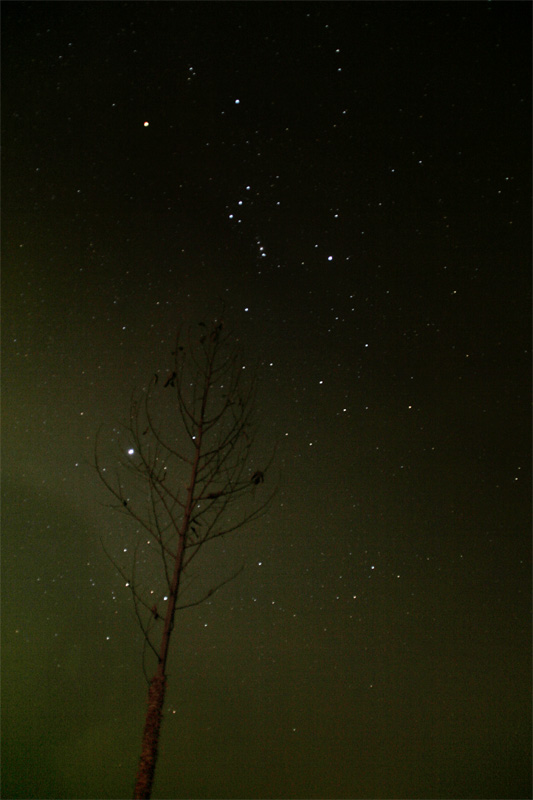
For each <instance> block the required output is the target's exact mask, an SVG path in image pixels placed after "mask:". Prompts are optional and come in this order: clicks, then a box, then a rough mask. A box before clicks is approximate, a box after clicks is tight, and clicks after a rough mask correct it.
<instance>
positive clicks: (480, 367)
mask: <svg viewBox="0 0 533 800" xmlns="http://www.w3.org/2000/svg"><path fill="white" fill-rule="evenodd" d="M530 24H531V10H530V7H529V5H528V4H523V3H516V2H508V3H496V2H494V3H490V2H488V3H482V2H480V3H448V2H442V3H427V4H426V3H357V2H343V3H338V2H331V3H307V2H300V3H267V2H262V3H212V2H204V3H176V2H168V3H162V2H160V3H155V2H150V3H146V2H135V3H131V2H110V3H105V4H104V3H98V4H96V3H88V2H86V3H71V2H62V3H58V2H40V3H36V2H6V3H4V5H3V26H2V27H3V33H2V39H3V41H2V44H3V48H2V50H3V67H4V79H3V108H2V110H3V114H2V133H3V136H2V140H3V184H4V185H3V210H2V214H3V265H4V266H3V301H2V302H3V331H2V343H3V361H4V365H3V366H4V368H3V375H4V380H3V386H2V388H3V414H4V450H3V455H4V458H3V472H4V480H3V494H4V502H3V510H2V517H3V520H2V521H3V542H4V545H3V547H4V552H3V556H4V557H3V625H2V636H3V681H4V686H3V690H4V695H3V697H4V699H3V704H2V705H3V708H2V713H3V733H4V743H3V761H4V765H3V775H2V782H3V794H4V796H6V797H12V798H17V797H20V798H23V797H42V798H45V797H56V798H72V797H77V798H94V797H109V798H125V797H129V796H131V793H132V787H133V781H134V776H135V770H136V765H137V759H138V756H139V748H140V743H141V734H142V724H143V717H144V711H145V700H146V698H145V695H146V684H145V681H144V677H143V672H142V636H141V633H140V631H139V629H138V627H137V623H136V620H135V616H134V614H133V609H132V604H131V594H130V591H129V587H128V586H127V583H128V579H127V578H124V575H122V574H120V572H119V571H117V570H116V569H114V568H113V566H112V565H111V564H110V563H109V561H108V560H107V558H106V556H105V553H104V552H103V550H102V547H101V544H100V539H101V540H102V542H103V543H104V545H105V548H106V550H108V552H110V553H112V554H113V555H114V557H115V558H116V559H117V560H118V561H119V563H120V564H121V565H123V568H124V570H125V571H126V572H127V570H128V569H129V568H130V566H131V563H132V561H131V559H132V557H133V554H134V553H135V545H136V542H137V541H138V540H139V541H140V542H141V546H140V547H139V550H138V551H137V556H136V569H137V570H138V572H139V574H141V573H142V575H143V578H142V580H143V581H146V587H147V590H148V591H149V592H153V597H154V603H156V604H157V609H158V613H159V612H160V611H161V609H162V608H163V607H164V603H165V602H166V598H165V597H164V596H162V595H161V596H160V594H158V592H159V589H160V584H159V576H158V574H157V571H152V570H153V566H152V564H151V562H150V560H149V557H148V553H149V545H148V544H147V539H146V537H145V536H144V534H143V533H142V532H141V531H139V530H138V529H137V528H136V526H135V525H132V523H131V520H130V519H129V517H128V514H127V513H126V511H124V509H122V512H123V513H120V509H119V510H118V512H117V510H116V509H115V510H114V509H113V508H111V507H110V506H111V505H113V503H112V498H110V497H109V496H108V495H107V494H106V492H105V490H104V489H103V487H102V485H101V484H100V483H99V482H98V480H97V477H96V476H95V473H94V469H93V468H92V464H93V460H94V442H95V436H96V433H97V431H98V429H99V428H100V427H101V426H103V430H104V431H105V437H107V438H105V439H104V451H105V453H106V454H107V455H108V454H109V453H111V452H115V450H113V448H116V447H117V446H119V447H121V448H122V451H121V452H122V455H123V456H124V458H126V459H127V458H131V459H134V458H135V455H136V454H135V448H134V447H133V444H132V443H131V442H128V441H126V439H125V438H124V424H123V422H124V419H125V418H126V417H127V414H128V410H129V401H130V395H131V392H132V390H133V389H135V388H137V389H139V388H141V387H143V386H146V385H147V384H148V382H149V381H150V379H151V378H152V376H153V375H154V374H158V375H159V377H160V378H162V377H163V376H165V375H167V374H168V373H169V369H170V368H171V364H172V357H171V351H172V349H173V347H174V343H175V335H176V328H177V326H178V325H180V324H183V325H185V326H189V325H190V326H193V328H194V329H197V325H198V323H199V322H201V321H206V322H209V320H211V319H213V317H214V316H216V315H217V313H219V311H220V307H221V304H222V303H223V304H224V315H225V317H226V318H227V320H228V323H229V324H230V325H231V326H232V327H233V328H234V329H235V332H236V336H238V338H239V341H240V344H241V345H242V348H243V359H244V360H243V366H244V367H245V369H246V370H247V371H249V372H252V371H253V370H254V369H255V368H257V369H258V381H259V383H258V402H257V405H258V414H259V418H260V426H259V431H258V434H257V443H256V449H255V455H254V459H255V461H254V464H253V469H257V470H261V469H262V468H263V466H264V464H263V462H264V461H265V460H268V457H269V455H270V453H271V452H272V448H273V446H274V445H275V446H276V448H277V455H276V458H275V461H274V463H273V465H272V467H271V469H270V470H269V471H267V474H266V480H265V484H264V486H259V487H258V490H257V498H259V499H260V498H261V497H263V496H264V495H263V494H261V493H262V492H263V493H264V492H266V493H268V492H270V491H271V490H272V488H274V486H278V492H277V494H276V496H275V498H274V500H273V502H272V504H271V506H270V508H269V511H268V513H267V515H266V516H265V517H263V518H261V519H260V520H258V521H257V522H254V523H253V524H252V525H251V526H250V528H249V529H246V530H245V531H244V532H242V533H240V534H236V535H235V537H230V538H224V539H223V540H219V541H217V542H216V543H214V544H213V546H212V549H211V550H210V551H209V552H208V553H206V555H205V556H202V558H203V560H202V561H200V559H198V563H197V562H196V561H195V562H194V569H191V573H190V575H189V578H188V580H189V584H188V585H187V588H186V593H185V595H184V602H186V601H187V602H188V599H189V598H190V601H191V602H192V601H193V600H194V599H195V598H196V597H198V596H201V595H202V594H206V593H207V592H208V591H209V590H210V589H211V588H212V587H213V586H214V585H217V584H218V583H220V582H221V581H223V580H224V579H225V577H227V576H229V575H231V574H232V573H233V572H235V571H236V570H237V569H239V567H240V566H241V565H244V570H243V571H242V573H241V574H240V575H239V576H238V577H237V578H236V579H235V580H234V581H232V582H229V583H228V584H227V585H225V586H223V587H222V588H221V589H220V591H217V592H216V594H215V595H213V596H212V597H208V599H207V600H206V601H205V603H203V604H201V605H199V606H195V607H191V608H190V609H187V610H184V611H182V612H180V613H179V614H178V616H177V623H176V630H175V635H174V639H173V641H172V645H171V654H170V660H169V688H168V694H167V704H166V707H165V718H164V722H163V729H162V739H161V754H160V761H159V764H158V768H157V773H156V782H155V787H154V794H153V796H154V797H167V798H168V797H184V798H186V797H188V798H204V797H205V798H214V797H217V798H222V797H226V798H238V797H256V798H260V797H264V798H267V797H268V798H273V797H279V798H281V797H284V798H302V797H317V798H318V797H321V798H324V797H326V798H341V797H342V798H356V797H366V798H382V797H432V798H447V797H455V798H482V797H483V798H496V797H497V798H515V797H526V796H528V793H529V792H530V791H531V768H530V764H531V747H530V743H531V736H530V721H531V720H530V707H531V705H530V667H531V664H530V643H531V637H530V609H531V592H530V575H531V543H530V479H531V469H530V465H531V454H530V407H531V405H530V400H531V398H530V362H531V333H530V332H531V322H530V294H531V292H530V274H531V263H530V262H531V258H530V255H531V240H530V224H531V223H530V219H531V181H530V176H531V152H530V134H531V124H530V122H531V118H530V114H531V75H530V63H531V43H530V38H531V37H530ZM169 420H170V417H169ZM106 448H107V449H106ZM130 450H132V451H133V452H129V451H130ZM121 491H123V493H124V494H123V497H124V499H125V500H126V501H127V502H128V503H133V502H134V501H135V498H136V495H135V489H134V487H131V486H129V485H128V482H127V478H124V482H123V483H122V484H121ZM115 505H116V504H115ZM143 570H144V571H143ZM155 623H157V620H155ZM155 623H154V624H155Z"/></svg>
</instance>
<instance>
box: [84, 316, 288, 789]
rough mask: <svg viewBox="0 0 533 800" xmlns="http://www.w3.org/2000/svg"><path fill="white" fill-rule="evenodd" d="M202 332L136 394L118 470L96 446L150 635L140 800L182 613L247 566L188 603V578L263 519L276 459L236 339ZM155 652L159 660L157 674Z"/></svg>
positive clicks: (217, 327)
mask: <svg viewBox="0 0 533 800" xmlns="http://www.w3.org/2000/svg"><path fill="white" fill-rule="evenodd" d="M199 328H200V333H199V335H198V336H194V335H193V333H192V331H191V330H189V332H188V335H187V337H186V339H185V340H184V339H183V338H182V336H181V335H180V333H179V332H178V336H177V340H176V347H175V349H174V351H173V356H174V364H173V368H172V369H171V370H170V371H169V372H168V374H167V375H165V376H162V380H160V381H159V380H158V375H157V374H155V375H154V376H153V377H152V379H151V381H150V383H149V384H148V387H146V388H144V389H143V390H142V391H141V392H140V393H139V392H138V393H134V394H133V395H132V399H131V406H130V418H129V423H128V424H127V425H125V426H124V429H123V430H122V431H120V432H119V437H118V441H117V440H116V439H115V443H116V444H118V448H119V453H118V456H116V460H115V463H114V465H113V466H114V469H113V468H111V467H109V466H104V462H103V458H102V447H101V444H100V442H101V435H100V432H99V434H98V435H97V437H96V442H95V466H96V470H97V472H98V475H99V477H100V479H101V480H102V481H103V483H104V485H105V486H106V488H107V489H108V490H109V492H110V493H111V494H112V495H113V497H114V498H115V501H114V502H113V504H112V507H114V508H116V509H117V510H118V511H120V512H121V513H124V514H127V515H129V517H130V518H131V519H133V520H134V521H135V523H136V525H137V528H136V535H137V544H136V548H135V553H134V558H133V564H132V565H131V567H130V572H129V573H128V572H127V570H126V569H124V568H123V567H122V566H121V565H120V564H119V563H118V562H117V561H116V559H114V558H113V557H112V556H111V555H110V554H109V553H107V551H106V553H107V555H108V556H109V557H110V558H111V561H112V562H113V564H114V566H115V567H116V569H117V570H118V571H119V573H120V574H121V575H122V577H123V578H124V580H125V582H126V586H128V587H129V588H130V590H131V592H132V596H133V602H134V609H135V614H136V616H137V620H138V622H139V625H140V627H141V630H142V632H143V637H144V647H143V669H144V673H145V676H146V678H147V681H148V682H149V690H148V708H147V711H146V718H145V725H144V732H143V738H142V749H141V757H140V761H139V767H138V772H137V778H136V783H135V793H134V797H135V798H149V797H150V796H151V791H152V784H153V780H154V773H155V767H156V763H157V753H158V742H159V734H160V729H161V721H162V716H163V703H164V699H165V691H166V685H167V678H166V672H165V670H166V664H167V658H168V652H169V646H170V640H171V636H172V631H173V628H174V617H175V613H176V611H177V610H179V609H183V608H190V607H191V606H195V605H199V604H200V603H202V602H204V601H205V600H207V598H209V597H211V596H212V595H213V594H214V592H216V591H217V590H218V589H220V588H221V587H222V586H224V585H225V584H226V583H228V582H229V581H230V580H232V579H233V578H235V577H236V576H237V575H238V574H239V573H240V572H241V571H242V569H243V568H244V566H241V567H240V568H239V570H237V572H235V573H234V574H232V575H229V576H227V577H225V578H224V580H222V581H221V582H220V583H219V584H218V585H216V586H214V587H213V588H211V589H209V591H208V592H207V593H204V594H203V595H201V596H200V597H197V598H196V599H193V600H191V601H190V602H187V603H184V602H183V601H182V594H183V588H184V587H183V582H182V578H183V576H184V574H185V573H186V570H187V567H188V566H189V565H190V563H191V562H192V561H193V559H195V558H196V557H197V556H198V554H199V553H200V551H201V550H202V549H203V548H204V546H205V545H206V544H207V543H208V542H210V541H213V539H216V538H219V537H222V536H227V535H228V534H230V533H232V532H234V531H237V530H238V529H240V528H242V527H243V526H244V525H246V524H247V523H250V522H252V521H253V520H255V519H257V518H258V517H259V516H261V515H262V514H263V513H264V510H265V508H266V506H267V504H268V502H269V501H270V499H271V498H272V494H273V493H271V494H270V495H268V496H267V497H266V498H265V499H263V500H261V501H260V502H259V503H257V502H256V496H255V493H256V490H257V489H258V488H259V486H260V484H262V483H263V481H264V479H265V472H266V469H267V467H268V466H269V464H264V463H261V464H260V466H261V469H258V468H257V466H258V465H257V463H255V462H254V457H253V453H252V445H253V442H254V420H253V418H252V417H253V412H254V409H255V392H256V385H255V379H249V378H248V374H247V372H246V371H245V367H244V365H243V364H242V363H241V355H240V351H239V348H238V340H235V339H234V337H233V336H231V335H230V334H229V333H227V331H226V329H225V327H224V323H223V321H222V320H220V319H217V320H215V321H214V322H213V324H212V325H210V326H207V325H205V324H204V323H200V324H199ZM115 433H117V431H116V430H115ZM270 460H271V459H270ZM106 464H107V460H106ZM249 495H250V496H251V497H247V496H249ZM146 534H148V535H147V536H146ZM102 545H103V543H102ZM104 549H105V547H104ZM141 557H142V578H143V580H141V578H140V577H139V575H138V572H139V564H140V562H141ZM154 557H155V560H154ZM178 601H179V602H178ZM150 652H152V653H153V655H154V656H155V658H156V665H157V666H156V669H155V673H154V674H153V676H152V678H151V679H149V678H148V674H147V671H146V666H145V662H146V655H147V654H148V653H150Z"/></svg>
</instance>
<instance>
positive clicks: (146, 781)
mask: <svg viewBox="0 0 533 800" xmlns="http://www.w3.org/2000/svg"><path fill="white" fill-rule="evenodd" d="M165 690H166V678H165V674H164V670H163V665H162V664H160V665H159V669H158V670H157V672H156V674H155V675H154V677H153V678H152V680H151V681H150V688H149V690H148V710H147V712H146V722H145V724H144V732H143V744H142V751H141V759H140V762H139V769H138V771H137V781H136V783H135V794H134V798H135V800H141V798H143V800H147V798H149V797H150V796H151V793H152V783H153V780H154V772H155V765H156V762H157V747H158V744H159V731H160V730H161V719H162V717H163V703H164V700H165Z"/></svg>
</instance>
